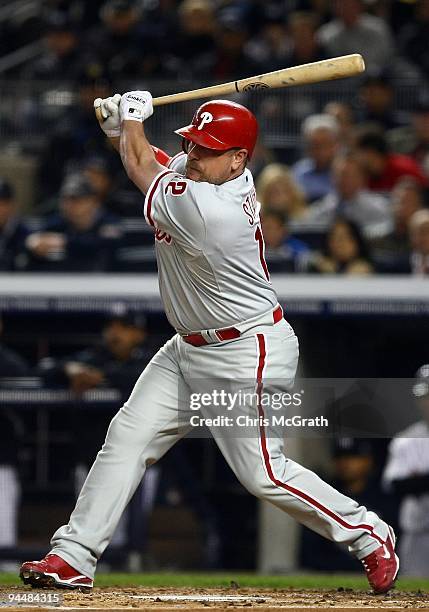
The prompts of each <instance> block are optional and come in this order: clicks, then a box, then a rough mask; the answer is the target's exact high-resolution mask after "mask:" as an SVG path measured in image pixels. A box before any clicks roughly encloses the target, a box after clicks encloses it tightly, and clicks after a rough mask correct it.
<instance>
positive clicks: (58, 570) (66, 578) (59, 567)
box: [19, 554, 94, 591]
mask: <svg viewBox="0 0 429 612" xmlns="http://www.w3.org/2000/svg"><path fill="white" fill-rule="evenodd" d="M19 577H20V578H21V580H22V581H23V583H24V584H31V586H32V587H36V588H46V587H48V588H54V589H80V590H81V591H90V590H91V589H92V587H93V584H94V582H93V580H91V578H88V577H87V576H83V574H80V573H79V572H78V571H77V570H75V569H74V568H73V567H71V565H69V564H68V563H66V561H64V560H63V559H61V557H59V556H58V555H52V554H50V555H46V557H45V558H44V559H42V560H41V561H26V562H25V563H23V564H22V565H21V570H20V572H19Z"/></svg>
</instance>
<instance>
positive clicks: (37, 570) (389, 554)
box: [20, 91, 399, 593]
mask: <svg viewBox="0 0 429 612" xmlns="http://www.w3.org/2000/svg"><path fill="white" fill-rule="evenodd" d="M95 106H96V107H101V110H102V113H103V116H104V117H105V119H106V121H105V122H104V123H103V124H102V127H103V129H104V131H105V132H106V134H107V135H108V136H109V137H110V138H112V141H113V142H114V143H115V142H116V143H117V144H118V143H119V144H118V146H119V149H120V154H121V157H122V161H123V164H124V166H125V169H126V171H127V173H128V176H129V178H130V179H131V180H132V181H133V182H134V183H135V184H136V185H137V187H138V188H139V189H140V190H141V191H142V192H143V193H145V194H146V200H145V218H146V221H147V223H148V224H150V225H151V226H152V227H153V228H154V230H155V241H156V252H157V260H158V269H159V285H160V291H161V296H162V300H163V304H164V307H165V312H166V314H167V317H168V319H169V321H170V323H171V324H172V325H173V327H174V328H175V329H176V331H177V334H176V335H175V336H174V337H173V338H172V339H171V340H169V341H168V342H167V343H166V344H165V345H164V346H163V347H162V348H161V349H160V351H159V352H158V353H157V354H156V355H155V357H154V358H153V359H152V361H151V362H150V364H149V365H148V366H147V368H146V369H145V370H144V372H143V373H142V375H141V376H140V378H139V379H138V381H137V383H136V385H135V387H134V390H133V391H132V393H131V396H130V398H129V399H128V401H127V402H126V403H125V404H124V406H123V407H122V408H121V409H120V410H119V412H118V413H117V415H116V416H115V417H114V419H113V420H112V422H111V424H110V427H109V430H108V432H107V437H106V441H105V444H104V445H103V448H102V450H101V451H100V452H99V453H98V455H97V459H96V461H95V463H94V465H93V467H92V469H91V471H90V473H89V475H88V478H87V480H86V482H85V484H84V486H83V488H82V491H81V494H80V496H79V499H78V500H77V504H76V507H75V509H74V511H73V513H72V515H71V517H70V520H69V523H68V524H67V525H64V526H62V527H60V528H59V529H58V530H57V531H56V533H55V534H54V535H53V538H52V541H51V545H52V550H51V552H50V553H49V554H48V555H47V556H46V557H45V558H44V559H43V560H42V561H35V562H26V563H24V564H23V565H22V568H21V574H20V575H21V578H22V579H23V581H24V582H25V583H27V584H32V585H36V586H51V587H52V586H54V587H59V588H86V589H88V588H91V587H92V585H93V578H94V573H95V569H96V563H97V560H98V559H99V557H100V556H101V554H102V553H103V551H104V549H105V548H106V546H107V544H108V543H109V540H110V538H111V537H112V534H113V532H114V529H115V527H116V525H117V523H118V521H119V519H120V516H121V514H122V512H123V511H124V508H125V507H126V505H127V503H128V502H129V500H130V498H131V496H132V495H133V493H134V491H135V489H136V487H137V485H138V484H139V482H140V481H141V479H142V477H143V475H144V472H145V469H146V467H147V466H148V465H150V464H151V463H153V462H154V461H157V460H158V459H159V458H160V457H162V456H163V455H164V453H166V452H167V450H168V449H169V448H170V447H171V446H172V445H173V444H174V443H175V442H177V440H178V439H179V438H181V437H183V436H184V435H185V434H186V432H187V428H186V427H185V428H184V427H182V428H179V429H178V427H177V425H178V421H179V420H180V422H182V423H183V422H187V421H186V418H187V414H188V411H189V405H187V406H186V405H185V404H184V403H183V402H181V401H180V398H179V397H178V393H179V389H180V388H183V387H187V388H188V389H189V390H190V392H194V391H198V390H199V386H198V383H197V382H196V381H199V380H200V381H201V380H207V379H216V380H222V379H223V380H228V381H238V380H242V381H243V380H248V381H252V384H253V385H254V387H255V389H256V391H257V397H260V396H261V393H262V391H263V390H264V392H269V391H270V380H276V381H279V380H281V381H282V386H283V388H284V390H285V391H287V390H288V389H290V387H291V385H292V383H293V380H294V376H295V372H296V367H297V362H298V341H297V338H296V336H295V334H294V331H293V329H292V328H291V326H290V325H289V324H288V323H287V322H286V321H285V319H284V318H283V312H282V309H281V307H280V306H279V304H278V301H277V297H276V294H275V292H274V290H273V287H272V285H271V283H270V279H269V273H268V269H267V265H266V263H265V260H264V242H263V236H262V232H261V225H260V218H259V205H258V203H257V201H256V196H255V189H254V185H253V179H252V175H251V173H250V171H249V170H248V169H247V168H246V163H247V160H248V159H250V157H251V155H252V153H253V149H254V146H255V141H256V137H257V131H258V126H257V121H256V119H255V117H254V116H253V114H252V113H251V112H250V111H249V110H248V109H246V108H244V107H243V106H241V105H239V104H235V103H233V102H227V101H222V100H216V101H212V102H207V103H205V104H203V105H202V106H201V107H200V108H199V109H198V110H197V112H196V113H195V115H194V118H193V120H192V123H191V124H190V125H188V126H186V127H184V128H181V129H179V130H177V132H176V133H177V134H179V135H181V136H182V138H183V142H184V149H185V151H186V152H184V153H179V154H178V155H177V156H176V157H174V158H172V159H171V160H170V161H169V163H168V167H167V166H166V165H161V164H160V163H159V161H157V156H156V154H155V153H154V149H153V148H152V147H151V145H150V144H149V143H148V141H147V139H146V137H145V133H144V127H143V122H144V121H146V120H147V119H148V118H149V117H150V116H151V115H152V113H153V108H152V97H151V95H150V93H148V92H142V91H134V92H128V93H126V94H124V95H123V96H122V97H121V96H119V94H117V95H116V96H114V97H112V98H107V99H105V100H100V99H98V100H96V101H95ZM118 137H119V139H118ZM115 139H116V140H115ZM158 157H159V155H158ZM232 384H234V383H233V382H232ZM204 410H205V412H206V414H207V416H210V415H211V411H212V408H211V407H210V406H209V407H206V408H205V409H204ZM238 410H240V411H241V412H242V414H243V415H246V414H252V415H254V416H255V415H257V416H259V417H261V418H259V420H258V419H255V425H254V430H253V432H252V435H250V436H249V435H248V436H246V437H240V436H237V435H234V434H233V433H229V434H228V432H224V433H223V434H222V435H215V439H216V442H217V444H218V446H219V448H220V450H221V452H222V453H223V455H224V457H225V459H226V461H227V462H228V464H229V465H230V467H231V468H232V470H233V471H234V472H235V474H236V475H237V478H238V479H239V480H240V481H241V483H242V484H243V485H244V486H245V487H247V489H248V490H249V491H250V492H251V493H253V494H254V495H256V496H257V497H259V498H261V499H264V500H267V501H270V502H271V503H273V504H275V505H276V506H278V507H279V508H281V509H282V510H284V511H285V512H287V513H288V514H290V515H291V516H293V517H294V518H296V519H297V520H298V521H299V522H300V523H302V524H303V525H306V526H307V527H309V528H311V529H313V530H314V531H317V532H318V533H320V534H322V535H324V536H325V537H327V538H329V539H331V540H333V541H335V542H338V543H343V544H347V545H348V547H349V550H350V552H351V553H352V554H354V555H355V556H357V557H358V559H360V560H362V562H363V565H364V568H365V570H366V573H367V577H368V580H369V582H370V584H371V586H372V588H373V590H374V591H375V592H377V593H382V592H386V591H388V590H389V589H390V588H391V587H392V585H393V583H394V580H395V578H396V575H397V572H398V568H399V561H398V557H397V556H396V554H395V550H394V549H395V536H394V533H393V530H392V529H391V528H390V527H389V526H388V525H386V523H384V522H383V521H382V520H381V519H380V518H379V517H378V516H377V515H376V514H375V513H373V512H370V511H368V510H367V509H366V508H364V507H362V506H359V505H358V504H357V503H356V502H355V501H353V500H352V499H350V498H348V497H346V496H344V495H342V494H340V493H339V492H338V491H336V490H335V489H333V488H332V487H331V486H329V485H328V484H326V483H325V482H323V481H322V480H321V479H320V478H319V477H318V476H317V475H316V474H314V473H313V472H311V471H309V470H307V469H306V468H304V467H302V466H301V465H299V464H297V463H295V462H294V461H292V460H290V459H287V458H286V457H285V455H284V454H283V441H282V436H281V435H278V436H268V435H267V431H266V430H265V427H264V425H263V422H264V418H263V417H264V416H265V413H266V411H267V410H269V409H267V408H266V407H264V406H263V405H262V403H261V402H257V405H256V406H253V405H248V406H245V405H244V406H243V405H242V406H240V408H238ZM190 427H191V426H189V428H190Z"/></svg>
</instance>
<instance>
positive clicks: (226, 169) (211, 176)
mask: <svg viewBox="0 0 429 612" xmlns="http://www.w3.org/2000/svg"><path fill="white" fill-rule="evenodd" d="M187 154H188V160H187V162H186V177H187V178H189V179H191V180H192V181H197V182H200V183H201V182H206V183H212V184H214V185H222V183H226V182H227V181H229V180H231V179H232V178H235V177H236V176H238V175H239V174H241V173H242V172H243V170H244V167H245V163H246V159H247V151H246V150H245V149H230V150H229V151H215V150H214V149H207V148H206V147H202V146H201V145H197V144H195V143H193V142H190V143H189V146H188V149H187Z"/></svg>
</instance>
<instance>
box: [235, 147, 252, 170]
mask: <svg viewBox="0 0 429 612" xmlns="http://www.w3.org/2000/svg"><path fill="white" fill-rule="evenodd" d="M247 158H248V153H247V150H246V149H237V150H235V151H234V156H233V158H232V167H233V170H238V169H239V168H240V166H242V165H243V164H244V165H246V162H247Z"/></svg>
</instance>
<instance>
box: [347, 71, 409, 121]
mask: <svg viewBox="0 0 429 612" xmlns="http://www.w3.org/2000/svg"><path fill="white" fill-rule="evenodd" d="M394 95H395V90H394V87H393V82H392V78H391V76H390V74H389V73H388V71H387V70H382V71H373V72H367V75H366V77H365V79H364V81H363V83H362V85H361V86H360V88H359V96H360V107H359V111H358V117H357V119H358V121H359V122H366V123H372V124H377V125H378V126H379V127H380V128H382V129H385V130H391V129H394V128H397V127H401V126H403V125H405V124H406V123H407V122H408V121H409V117H408V115H407V114H406V113H402V114H400V113H399V112H398V111H396V110H395V105H394Z"/></svg>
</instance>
